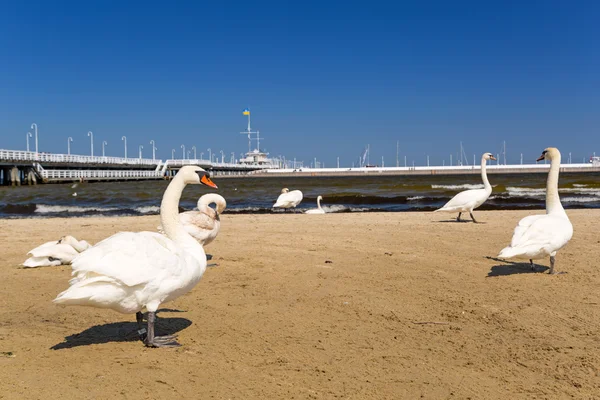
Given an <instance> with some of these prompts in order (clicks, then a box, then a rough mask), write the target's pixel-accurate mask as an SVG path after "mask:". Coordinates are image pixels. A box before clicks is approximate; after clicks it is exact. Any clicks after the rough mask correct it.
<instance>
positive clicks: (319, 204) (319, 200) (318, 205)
mask: <svg viewBox="0 0 600 400" xmlns="http://www.w3.org/2000/svg"><path fill="white" fill-rule="evenodd" d="M317 208H318V209H319V210H323V209H322V208H321V198H320V197H317Z"/></svg>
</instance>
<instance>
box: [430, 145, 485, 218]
mask: <svg viewBox="0 0 600 400" xmlns="http://www.w3.org/2000/svg"><path fill="white" fill-rule="evenodd" d="M495 159H496V158H495V157H494V156H493V155H492V153H483V155H482V156H481V180H483V189H471V190H465V191H463V192H460V193H458V194H457V195H456V196H454V197H453V198H452V199H451V200H450V201H449V202H447V203H446V204H445V205H444V206H443V207H442V208H440V209H438V210H435V211H436V212H437V211H445V212H458V217H456V220H457V221H460V216H461V214H462V213H463V212H468V213H469V215H471V219H472V220H473V222H477V221H476V220H475V217H474V216H473V210H474V209H476V208H477V207H479V206H480V205H482V204H483V203H485V201H486V200H487V199H488V197H490V194H491V193H492V186H491V185H490V182H489V181H488V178H487V173H486V170H485V167H486V164H487V160H495Z"/></svg>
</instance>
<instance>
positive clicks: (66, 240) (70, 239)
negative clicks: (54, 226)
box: [58, 235, 77, 244]
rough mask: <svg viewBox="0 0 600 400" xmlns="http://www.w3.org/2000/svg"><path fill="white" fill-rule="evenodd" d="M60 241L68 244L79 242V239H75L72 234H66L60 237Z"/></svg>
mask: <svg viewBox="0 0 600 400" xmlns="http://www.w3.org/2000/svg"><path fill="white" fill-rule="evenodd" d="M58 243H66V244H71V243H77V239H75V238H74V237H73V236H71V235H65V236H63V237H61V238H60V239H58Z"/></svg>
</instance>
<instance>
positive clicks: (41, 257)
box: [23, 235, 91, 268]
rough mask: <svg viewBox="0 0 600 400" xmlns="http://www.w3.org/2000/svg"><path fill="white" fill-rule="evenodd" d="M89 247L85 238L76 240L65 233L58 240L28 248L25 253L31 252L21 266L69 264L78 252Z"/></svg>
mask: <svg viewBox="0 0 600 400" xmlns="http://www.w3.org/2000/svg"><path fill="white" fill-rule="evenodd" d="M90 247H91V245H90V244H89V243H88V242H86V241H85V240H77V239H75V238H74V237H73V236H70V235H66V236H63V237H61V238H60V239H59V240H58V241H53V242H46V243H44V244H42V245H41V246H38V247H36V248H35V249H32V250H30V251H29V252H28V253H27V254H31V257H29V258H28V259H27V260H25V262H24V263H23V266H24V267H28V268H35V267H48V266H55V265H64V264H70V263H71V261H73V259H74V258H75V257H77V256H78V255H79V253H81V252H83V251H85V250H87V249H89V248H90Z"/></svg>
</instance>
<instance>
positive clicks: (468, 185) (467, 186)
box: [431, 183, 483, 190]
mask: <svg viewBox="0 0 600 400" xmlns="http://www.w3.org/2000/svg"><path fill="white" fill-rule="evenodd" d="M431 188H432V189H448V190H459V189H483V184H471V183H464V184H462V185H431Z"/></svg>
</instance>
